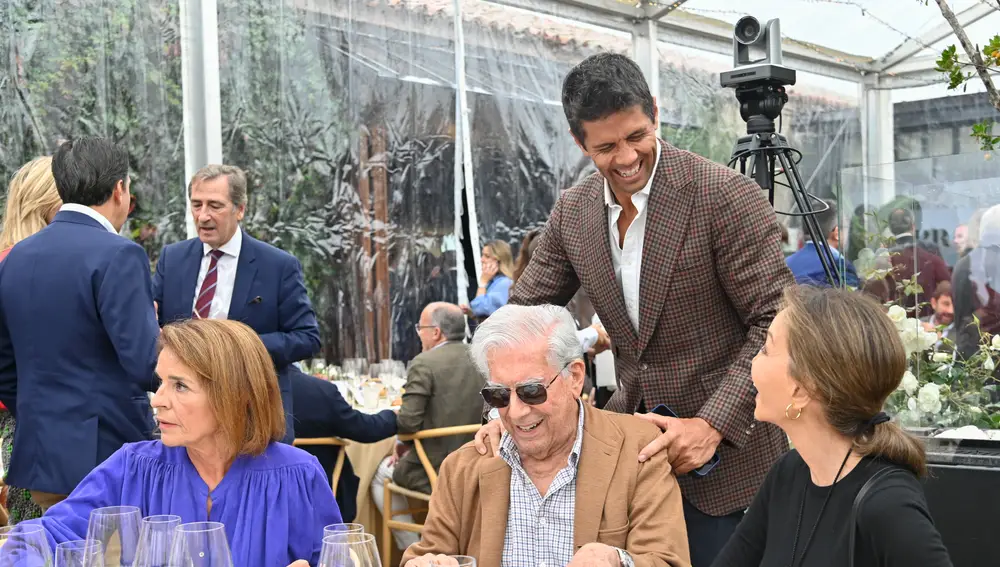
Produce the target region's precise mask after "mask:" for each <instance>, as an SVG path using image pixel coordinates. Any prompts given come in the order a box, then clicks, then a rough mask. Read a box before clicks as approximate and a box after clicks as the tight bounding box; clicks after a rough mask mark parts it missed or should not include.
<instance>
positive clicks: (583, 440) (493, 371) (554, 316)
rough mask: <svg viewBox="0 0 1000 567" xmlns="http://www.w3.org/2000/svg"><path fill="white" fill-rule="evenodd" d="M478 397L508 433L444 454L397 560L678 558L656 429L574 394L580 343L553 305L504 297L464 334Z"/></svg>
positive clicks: (681, 555) (686, 561)
mask: <svg viewBox="0 0 1000 567" xmlns="http://www.w3.org/2000/svg"><path fill="white" fill-rule="evenodd" d="M471 352H472V357H473V360H474V361H475V363H476V367H477V368H478V369H479V371H480V372H481V373H482V374H483V375H485V376H488V377H489V378H488V382H487V385H486V387H485V388H483V392H482V394H483V398H484V399H485V400H486V401H487V402H488V403H489V404H490V405H492V406H494V407H497V408H499V410H500V419H501V421H502V422H503V425H504V427H505V428H506V430H507V433H504V434H503V437H502V438H501V441H500V456H499V457H493V456H492V452H489V453H488V455H480V454H479V452H478V451H477V450H476V448H475V446H474V445H473V444H472V443H469V444H467V445H466V446H464V447H462V448H461V449H459V450H458V451H456V452H454V453H452V454H451V455H450V456H448V458H447V459H445V461H444V463H443V464H442V465H441V476H440V478H439V480H438V485H437V488H436V489H435V491H434V498H433V499H432V500H431V506H430V512H429V514H428V516H427V521H426V522H425V524H424V531H423V533H422V534H421V540H420V542H419V543H417V544H415V545H413V546H411V547H410V548H409V549H407V550H406V553H405V554H404V556H403V562H404V563H405V564H406V565H407V567H418V566H425V565H429V564H432V563H434V560H433V557H428V556H434V555H437V554H443V555H455V554H460V555H471V556H473V557H476V558H477V559H478V560H479V564H480V565H499V566H501V567H508V566H521V565H542V564H544V565H552V566H561V565H571V566H574V567H575V566H581V567H582V566H584V565H586V566H614V567H618V566H619V565H622V566H631V565H636V566H642V567H652V566H666V565H670V566H672V567H682V566H683V567H687V566H689V565H690V564H691V559H690V556H689V553H688V542H687V528H686V526H685V524H684V511H683V507H682V504H681V493H680V489H679V488H678V486H677V480H676V479H675V478H674V476H673V475H672V474H670V464H669V462H668V461H667V455H666V454H665V452H661V453H660V454H658V455H655V456H653V457H651V458H650V459H648V460H646V461H645V462H642V463H640V462H639V450H640V449H642V448H643V447H645V446H646V445H647V444H648V443H650V442H651V441H652V440H653V439H656V438H657V437H658V436H659V434H660V431H659V429H657V428H656V427H655V426H654V425H652V424H650V423H647V422H645V421H643V420H641V419H639V418H637V417H635V416H631V415H622V414H614V413H608V412H604V411H602V410H599V409H596V408H593V407H591V406H590V405H588V404H583V403H581V401H580V393H581V392H580V390H581V388H582V387H583V374H584V370H583V359H582V355H583V352H582V351H581V349H580V342H579V341H578V340H577V338H576V324H575V323H574V321H573V317H572V316H571V315H570V314H569V312H568V311H567V310H566V309H565V308H562V307H556V306H552V305H539V306H533V307H526V306H520V305H507V306H505V307H502V308H500V309H498V310H497V311H496V313H494V314H493V315H492V316H491V317H490V318H489V319H487V320H486V321H485V322H484V323H483V324H482V325H481V326H480V327H479V331H478V332H477V333H476V336H475V338H474V339H473V341H472V346H471Z"/></svg>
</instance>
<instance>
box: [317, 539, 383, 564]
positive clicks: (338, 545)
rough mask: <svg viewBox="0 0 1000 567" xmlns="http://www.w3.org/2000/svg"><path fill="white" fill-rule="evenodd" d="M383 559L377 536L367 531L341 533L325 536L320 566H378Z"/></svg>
mask: <svg viewBox="0 0 1000 567" xmlns="http://www.w3.org/2000/svg"><path fill="white" fill-rule="evenodd" d="M381 564H382V560H381V558H380V557H379V554H378V546H376V545H375V536H373V535H371V534H365V533H361V534H359V533H341V534H333V535H328V536H324V537H323V548H322V550H321V551H320V555H319V567H378V566H379V565H381Z"/></svg>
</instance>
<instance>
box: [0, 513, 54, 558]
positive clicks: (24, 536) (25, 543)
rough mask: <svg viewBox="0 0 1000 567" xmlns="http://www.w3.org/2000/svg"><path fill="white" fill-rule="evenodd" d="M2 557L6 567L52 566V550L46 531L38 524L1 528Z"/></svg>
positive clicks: (0, 544)
mask: <svg viewBox="0 0 1000 567" xmlns="http://www.w3.org/2000/svg"><path fill="white" fill-rule="evenodd" d="M0 557H3V565H4V567H20V566H22V565H24V566H29V565H52V549H51V548H49V540H48V537H46V535H45V529H44V528H42V526H39V525H37V524H18V525H16V526H4V527H2V528H0Z"/></svg>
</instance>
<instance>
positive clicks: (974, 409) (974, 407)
mask: <svg viewBox="0 0 1000 567" xmlns="http://www.w3.org/2000/svg"><path fill="white" fill-rule="evenodd" d="M969 411H971V412H972V413H973V414H975V415H979V414H981V413H983V410H981V409H979V408H977V407H976V406H972V408H970V409H969Z"/></svg>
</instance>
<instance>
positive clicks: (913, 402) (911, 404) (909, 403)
mask: <svg viewBox="0 0 1000 567" xmlns="http://www.w3.org/2000/svg"><path fill="white" fill-rule="evenodd" d="M906 409H908V410H909V411H910V412H912V413H914V414H917V413H919V412H918V410H917V399H916V398H913V397H910V398H908V399H907V400H906Z"/></svg>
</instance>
